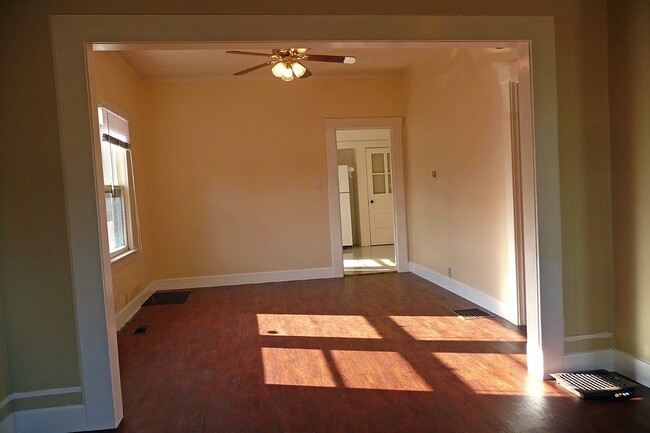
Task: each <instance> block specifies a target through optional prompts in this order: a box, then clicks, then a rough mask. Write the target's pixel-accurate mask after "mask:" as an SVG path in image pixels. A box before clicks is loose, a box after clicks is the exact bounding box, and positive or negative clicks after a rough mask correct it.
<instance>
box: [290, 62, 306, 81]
mask: <svg viewBox="0 0 650 433" xmlns="http://www.w3.org/2000/svg"><path fill="white" fill-rule="evenodd" d="M291 70H292V71H293V73H294V75H295V76H296V77H298V78H300V77H302V76H303V75H305V72H307V68H305V67H304V66H303V65H302V63H300V62H293V63H292V64H291Z"/></svg>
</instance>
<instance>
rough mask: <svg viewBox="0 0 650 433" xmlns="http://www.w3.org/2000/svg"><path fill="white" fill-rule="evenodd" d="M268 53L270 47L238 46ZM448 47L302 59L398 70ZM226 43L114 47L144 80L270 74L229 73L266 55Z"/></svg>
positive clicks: (347, 51)
mask: <svg viewBox="0 0 650 433" xmlns="http://www.w3.org/2000/svg"><path fill="white" fill-rule="evenodd" d="M234 49H237V50H241V51H254V52H261V53H270V52H271V50H270V49H269V48H259V49H254V48H253V49H242V48H238V47H237V48H234ZM454 49H458V48H450V47H439V48H431V47H426V48H425V47H417V48H412V47H408V48H406V47H390V48H342V49H341V48H338V49H332V48H317V49H312V50H310V53H313V54H332V55H346V56H355V57H356V58H357V62H356V63H354V64H351V65H346V64H338V63H326V62H313V61H312V62H305V66H306V67H307V68H308V69H309V70H310V71H311V72H312V73H313V74H314V75H315V76H316V77H321V78H326V77H332V76H339V77H340V76H348V77H362V76H373V75H374V76H377V75H398V74H401V73H403V72H404V71H405V70H406V69H408V68H409V67H411V66H413V65H414V64H416V63H418V62H420V61H421V60H423V59H424V58H426V57H429V56H435V55H444V54H445V50H446V53H447V54H448V53H449V50H454ZM473 49H474V50H482V51H484V52H485V55H489V56H490V57H491V59H492V60H494V61H495V62H496V63H504V64H505V63H508V62H511V61H513V60H514V59H515V58H516V51H515V50H514V49H512V48H504V49H500V50H497V49H495V48H480V49H477V48H473ZM226 51H227V50H226V49H140V50H127V51H118V52H120V53H121V55H122V56H123V57H124V58H125V59H126V61H127V62H128V63H129V64H130V65H131V67H132V68H133V69H134V70H135V71H136V72H138V74H140V76H141V77H142V78H143V79H145V80H155V81H166V80H185V79H238V80H241V79H272V78H273V76H272V75H271V73H270V72H269V70H270V68H262V69H259V70H257V71H254V72H251V73H249V74H246V75H244V76H240V77H235V76H233V74H234V73H235V72H238V71H240V70H243V69H246V68H250V67H252V66H255V65H258V64H260V63H264V62H265V61H266V59H265V58H264V57H261V56H260V57H257V56H244V55H234V54H226Z"/></svg>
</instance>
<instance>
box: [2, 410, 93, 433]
mask: <svg viewBox="0 0 650 433" xmlns="http://www.w3.org/2000/svg"><path fill="white" fill-rule="evenodd" d="M12 417H13V423H14V424H15V431H16V433H66V432H73V431H84V430H88V421H87V418H86V406H84V405H72V406H61V407H51V408H45V409H33V410H21V411H18V412H14V413H13V414H12Z"/></svg>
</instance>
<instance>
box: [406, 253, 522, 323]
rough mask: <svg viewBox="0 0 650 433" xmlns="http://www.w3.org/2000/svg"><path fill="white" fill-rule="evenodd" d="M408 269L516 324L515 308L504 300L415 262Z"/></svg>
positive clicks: (410, 263)
mask: <svg viewBox="0 0 650 433" xmlns="http://www.w3.org/2000/svg"><path fill="white" fill-rule="evenodd" d="M409 269H410V271H411V272H413V273H414V274H415V275H417V276H419V277H422V278H424V279H425V280H428V281H430V282H432V283H433V284H436V285H438V286H440V287H442V288H443V289H445V290H448V291H450V292H452V293H455V294H456V295H458V296H460V297H462V298H465V299H467V300H468V301H470V302H473V303H475V304H476V305H478V306H479V307H481V308H484V309H486V310H489V311H491V312H492V313H494V314H496V315H497V316H500V317H503V318H504V319H506V320H507V321H508V322H510V323H513V324H515V325H516V324H517V308H516V306H515V307H511V306H509V305H508V304H506V303H505V302H502V301H499V300H498V299H494V298H493V297H491V296H489V295H486V294H485V293H483V292H481V291H479V290H476V289H474V288H473V287H470V286H468V285H466V284H463V283H461V282H460V281H456V280H454V279H452V278H449V277H447V276H445V275H442V274H440V273H438V272H436V271H433V270H431V269H428V268H425V267H424V266H421V265H418V264H417V263H413V262H409Z"/></svg>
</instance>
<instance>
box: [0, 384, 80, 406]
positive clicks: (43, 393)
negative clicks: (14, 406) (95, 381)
mask: <svg viewBox="0 0 650 433" xmlns="http://www.w3.org/2000/svg"><path fill="white" fill-rule="evenodd" d="M76 392H79V393H80V392H81V387H80V386H71V387H67V388H51V389H37V390H35V391H25V392H13V393H11V394H9V395H8V396H6V397H5V398H3V399H2V401H0V409H2V408H4V407H5V406H6V405H7V404H9V402H12V401H14V400H21V399H23V398H32V397H47V396H50V395H63V394H74V393H76Z"/></svg>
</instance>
